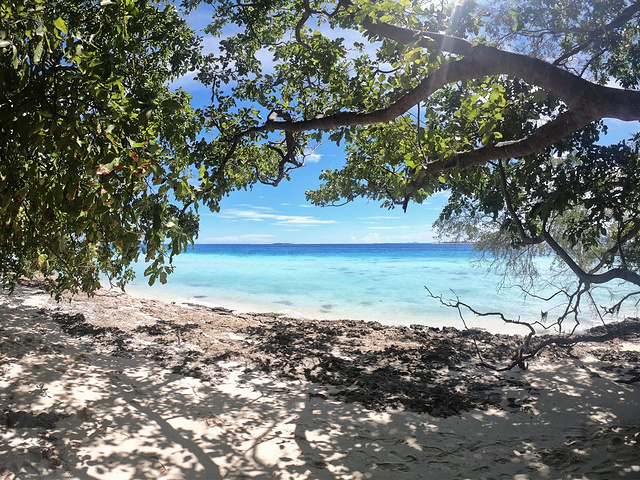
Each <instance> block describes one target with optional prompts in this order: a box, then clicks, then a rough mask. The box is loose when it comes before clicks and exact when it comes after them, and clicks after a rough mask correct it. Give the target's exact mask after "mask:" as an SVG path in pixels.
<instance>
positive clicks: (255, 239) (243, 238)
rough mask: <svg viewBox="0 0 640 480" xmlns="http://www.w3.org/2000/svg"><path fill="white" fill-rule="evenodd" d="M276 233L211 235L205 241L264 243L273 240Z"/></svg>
mask: <svg viewBox="0 0 640 480" xmlns="http://www.w3.org/2000/svg"><path fill="white" fill-rule="evenodd" d="M274 237H275V235H259V234H255V235H230V236H227V237H210V238H206V239H204V243H263V242H266V241H268V240H271V239H273V238H274Z"/></svg>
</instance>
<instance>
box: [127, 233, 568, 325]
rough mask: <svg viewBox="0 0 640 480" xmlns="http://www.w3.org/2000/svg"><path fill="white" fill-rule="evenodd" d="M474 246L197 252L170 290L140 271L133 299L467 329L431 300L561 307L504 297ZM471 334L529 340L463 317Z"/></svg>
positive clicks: (526, 310) (529, 314)
mask: <svg viewBox="0 0 640 480" xmlns="http://www.w3.org/2000/svg"><path fill="white" fill-rule="evenodd" d="M477 260H478V254H477V253H476V252H475V251H474V249H473V247H472V246H471V245H468V244H346V245H324V244H322V245H297V244H296V245H289V244H284V245H283V244H275V245H201V244H199V245H196V246H195V248H194V249H192V250H189V251H188V252H186V253H182V254H180V255H178V256H177V257H176V258H175V260H174V261H175V265H176V270H175V272H174V273H173V274H172V275H170V276H169V281H168V283H167V284H166V285H160V284H159V283H156V284H155V285H154V286H153V287H149V286H148V285H147V281H146V279H145V278H144V277H143V276H142V273H141V272H142V271H143V270H144V267H143V266H141V267H140V269H139V271H140V273H139V275H138V277H137V278H136V280H135V281H134V282H133V283H132V284H131V285H130V286H129V287H128V289H127V290H128V292H129V293H132V294H134V295H138V296H144V297H153V298H160V299H163V300H166V301H176V302H193V303H199V304H204V305H209V306H221V307H226V308H230V309H233V310H237V311H240V312H276V313H281V314H286V315H289V316H296V317H302V318H315V319H355V320H359V319H363V320H376V321H380V322H382V323H386V324H402V325H409V324H422V325H429V326H455V327H458V328H463V326H464V324H463V323H462V321H461V320H460V317H459V315H458V312H457V310H455V309H451V308H447V307H444V306H442V305H440V303H439V302H438V301H437V300H434V299H433V298H431V297H430V296H429V295H428V292H427V291H426V290H425V288H424V287H425V286H426V287H428V288H429V289H430V290H431V291H432V292H433V293H434V294H437V295H444V296H445V297H446V298H450V299H453V298H455V296H456V295H457V296H458V297H459V298H460V300H462V301H463V302H465V303H468V304H470V305H472V306H473V307H474V308H476V309H477V310H480V311H501V312H503V313H505V315H508V316H510V317H511V318H518V316H520V318H522V319H523V320H524V319H526V320H536V319H540V312H541V311H543V310H544V311H550V314H549V315H550V317H551V316H552V315H553V312H554V310H555V311H556V312H558V313H559V308H560V307H559V306H558V305H559V302H558V301H554V302H552V303H550V302H542V301H534V300H533V299H531V298H529V299H526V300H525V299H524V298H523V296H522V294H521V290H520V289H518V288H515V287H513V288H508V287H507V288H502V289H500V283H501V279H502V278H501V277H500V276H498V275H496V274H491V273H488V272H487V270H486V269H483V268H480V267H479V266H478V265H477V263H478V262H477ZM465 320H466V321H467V325H468V326H470V327H481V328H486V329H487V330H489V331H494V332H515V333H518V332H519V333H526V330H523V329H522V328H521V327H510V326H505V324H504V323H503V322H502V321H501V320H499V319H490V318H486V317H475V316H474V315H473V314H471V313H467V314H466V315H465Z"/></svg>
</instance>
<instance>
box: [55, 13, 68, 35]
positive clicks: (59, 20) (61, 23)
mask: <svg viewBox="0 0 640 480" xmlns="http://www.w3.org/2000/svg"><path fill="white" fill-rule="evenodd" d="M55 26H56V28H57V29H58V30H60V31H61V32H62V33H64V34H65V35H66V34H68V33H69V30H68V29H67V24H66V23H65V21H64V20H63V19H62V18H60V17H58V18H56V21H55Z"/></svg>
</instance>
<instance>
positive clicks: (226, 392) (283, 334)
mask: <svg viewBox="0 0 640 480" xmlns="http://www.w3.org/2000/svg"><path fill="white" fill-rule="evenodd" d="M0 318H1V319H2V322H1V323H0V329H1V332H0V333H1V336H0V339H1V342H2V343H1V344H0V358H1V359H2V361H1V365H0V366H1V368H3V372H4V377H3V378H2V380H0V384H1V387H2V388H0V392H4V393H0V398H1V410H2V412H3V413H2V414H0V438H1V441H0V444H2V446H0V473H2V472H1V470H2V468H6V469H8V471H9V473H8V474H7V476H8V478H9V480H14V479H18V478H21V479H22V478H70V477H71V478H88V477H92V478H115V477H117V478H245V477H256V478H283V479H285V478H305V479H307V478H308V479H313V478H340V479H363V478H380V479H389V478H391V479H393V478H436V477H437V476H439V477H440V478H501V477H504V478H516V476H518V477H517V478H519V479H520V478H522V479H526V478H531V479H537V478H590V479H591V478H611V477H612V476H621V477H627V478H638V476H640V461H639V460H638V458H640V457H639V456H638V452H639V451H640V443H639V442H640V421H639V420H638V415H637V412H638V411H640V398H639V397H640V395H638V393H639V390H638V388H639V385H638V384H637V383H636V384H631V385H624V384H620V383H616V381H617V380H621V379H623V380H624V379H629V378H631V377H633V375H637V374H638V373H640V368H639V366H638V356H639V355H640V339H639V338H638V337H637V336H633V337H632V338H628V339H626V340H624V341H610V342H606V343H601V344H584V345H578V346H575V347H571V348H570V349H566V348H550V349H547V350H545V351H543V352H542V354H541V355H540V356H539V357H537V358H536V359H535V360H534V361H532V362H531V365H530V369H529V370H519V369H517V368H516V369H513V370H512V371H509V372H495V371H490V370H487V369H483V368H480V367H478V365H477V363H478V359H477V357H476V356H475V349H476V348H477V349H479V350H481V351H482V352H483V354H484V355H487V356H488V357H489V358H490V359H492V360H494V361H496V362H498V361H504V360H505V359H507V360H508V359H509V358H510V356H511V355H512V352H513V340H514V338H513V337H511V336H508V335H492V334H489V333H487V332H476V333H473V334H471V333H469V332H464V331H460V330H457V329H448V328H444V329H437V330H436V329H432V328H429V327H424V328H410V327H406V326H385V325H382V324H380V323H378V322H365V321H357V320H344V321H331V320H326V321H318V320H298V319H292V318H286V317H282V316H278V315H275V314H235V313H233V312H230V311H229V310H225V309H215V308H214V309H212V308H209V307H202V306H195V305H179V304H174V305H172V304H171V303H163V302H161V301H159V300H152V299H140V298H136V297H131V296H128V295H126V294H117V293H114V292H104V291H101V292H99V295H97V296H96V297H95V298H92V299H88V298H86V297H76V298H75V299H74V300H73V301H72V302H71V303H69V302H68V301H63V302H62V303H60V304H55V302H53V300H52V299H51V298H50V297H49V296H48V295H47V294H44V293H42V292H41V291H39V290H37V289H35V288H33V287H24V286H19V287H18V288H17V290H16V294H15V295H13V296H11V297H9V296H7V295H6V292H5V291H2V292H1V293H0ZM36 387H37V388H36ZM576 400H579V402H578V403H576ZM29 422H31V426H28V425H29ZM514 452H515V453H514ZM3 478H4V477H3Z"/></svg>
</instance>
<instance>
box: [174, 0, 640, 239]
mask: <svg viewBox="0 0 640 480" xmlns="http://www.w3.org/2000/svg"><path fill="white" fill-rule="evenodd" d="M205 7H206V6H205ZM208 19H209V14H208V12H207V10H206V8H201V9H199V10H198V11H196V12H194V13H192V14H191V15H190V16H189V17H188V20H189V23H190V25H191V26H192V28H194V29H196V30H197V31H198V32H199V33H200V34H201V35H203V37H204V41H203V45H204V48H205V51H207V52H212V51H216V49H217V39H213V38H211V37H210V36H208V35H204V34H202V32H200V31H199V30H200V29H201V28H203V27H204V26H205V25H206V23H207V21H208ZM175 86H181V87H183V88H184V89H185V90H187V91H188V92H189V93H191V95H193V97H194V103H195V104H196V105H197V106H199V105H204V104H206V102H208V101H209V99H210V95H209V92H208V90H206V89H205V88H203V87H202V86H201V85H199V84H197V83H196V82H193V81H192V80H191V78H190V77H185V78H183V79H180V80H179V81H178V82H176V83H175ZM607 123H608V125H609V135H608V138H607V140H609V141H610V142H611V143H613V142H617V141H619V140H622V139H624V138H628V136H629V133H630V132H635V131H638V130H639V127H640V125H639V123H640V122H621V121H617V120H612V121H608V122H607ZM315 154H316V155H314V156H313V158H312V161H311V162H310V161H309V159H307V165H306V166H305V167H303V168H300V169H297V170H294V171H293V172H292V173H291V177H292V179H291V181H290V182H283V183H281V184H280V185H279V186H278V187H272V186H267V185H256V186H255V187H254V188H253V189H252V190H250V191H238V192H233V193H232V194H231V195H230V196H229V197H227V198H225V199H223V201H222V203H221V211H220V212H219V213H211V212H209V211H208V210H207V209H206V208H202V209H201V211H200V214H201V219H200V235H199V238H198V240H197V243H276V242H288V243H387V242H388V243H405V242H433V241H436V237H435V233H434V231H433V229H432V224H433V222H434V221H435V220H436V218H437V216H438V213H439V212H440V210H441V209H442V206H443V205H444V204H445V203H446V194H443V193H441V194H437V195H435V196H433V197H431V198H429V199H427V200H426V202H425V203H424V204H421V205H418V204H410V206H409V208H408V209H407V212H406V213H405V212H403V211H402V209H401V208H395V209H392V210H388V209H386V208H380V205H379V203H377V202H373V201H367V200H358V201H355V202H352V203H350V204H348V205H345V206H341V207H316V206H313V205H311V204H310V203H309V202H307V201H306V198H305V191H307V190H310V189H314V188H317V187H318V185H319V184H320V181H319V180H318V177H319V175H320V173H321V172H322V170H324V169H327V168H330V167H333V168H339V167H340V166H341V165H342V164H343V163H344V157H345V155H344V152H343V150H342V149H341V148H339V147H336V146H335V145H333V144H330V143H326V144H323V145H322V146H320V147H319V148H318V149H317V150H316V151H315Z"/></svg>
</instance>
